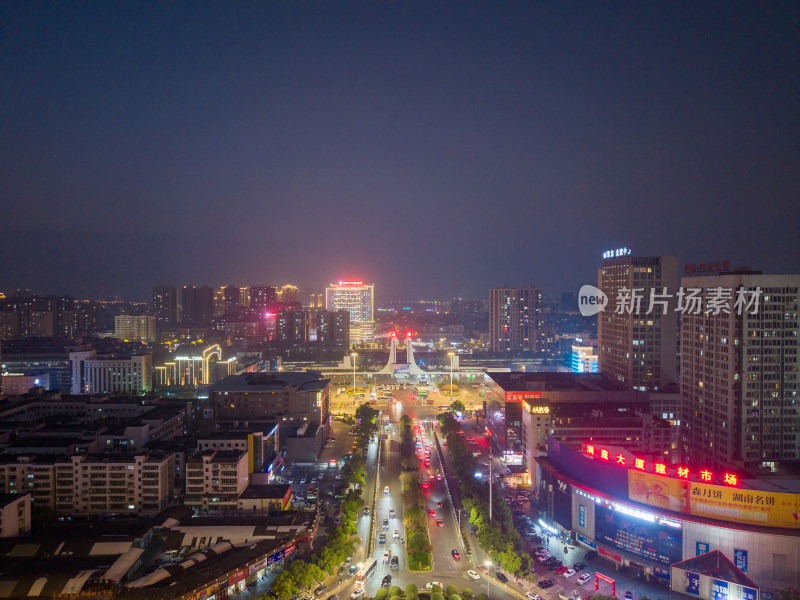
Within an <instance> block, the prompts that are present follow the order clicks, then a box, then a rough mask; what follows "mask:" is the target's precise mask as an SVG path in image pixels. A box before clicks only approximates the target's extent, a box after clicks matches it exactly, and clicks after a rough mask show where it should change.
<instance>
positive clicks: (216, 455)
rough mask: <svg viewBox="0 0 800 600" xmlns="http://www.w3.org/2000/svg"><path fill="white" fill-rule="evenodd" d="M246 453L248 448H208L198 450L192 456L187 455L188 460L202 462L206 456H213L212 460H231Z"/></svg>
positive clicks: (188, 461)
mask: <svg viewBox="0 0 800 600" xmlns="http://www.w3.org/2000/svg"><path fill="white" fill-rule="evenodd" d="M246 453H247V451H246V450H214V449H212V448H209V449H208V450H203V451H202V452H197V453H196V454H194V455H193V456H191V457H186V462H187V463H190V462H200V461H201V460H202V459H203V457H206V456H207V457H210V458H211V462H230V461H232V460H239V459H240V458H242V456H244V455H245V454H246Z"/></svg>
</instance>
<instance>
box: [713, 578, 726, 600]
mask: <svg viewBox="0 0 800 600" xmlns="http://www.w3.org/2000/svg"><path fill="white" fill-rule="evenodd" d="M711 581H712V583H711V600H728V582H727V581H722V580H721V579H712V580H711Z"/></svg>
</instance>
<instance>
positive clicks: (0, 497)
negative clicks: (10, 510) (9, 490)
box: [0, 492, 30, 508]
mask: <svg viewBox="0 0 800 600" xmlns="http://www.w3.org/2000/svg"><path fill="white" fill-rule="evenodd" d="M29 495H30V492H26V493H24V494H0V508H1V507H4V506H8V505H9V504H12V503H14V502H17V501H18V500H20V499H21V498H25V497H26V496H29Z"/></svg>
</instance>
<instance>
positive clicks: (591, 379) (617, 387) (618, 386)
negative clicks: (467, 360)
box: [486, 371, 633, 392]
mask: <svg viewBox="0 0 800 600" xmlns="http://www.w3.org/2000/svg"><path fill="white" fill-rule="evenodd" d="M486 374H487V375H488V376H489V377H491V378H492V380H493V381H494V382H495V383H496V384H497V385H499V386H500V387H501V388H503V390H504V391H506V392H537V391H542V392H570V391H573V392H631V391H633V390H631V388H630V387H628V386H627V385H625V384H624V383H621V382H618V381H614V380H613V379H609V378H608V377H606V376H605V375H601V374H600V373H560V372H531V371H513V372H510V373H509V372H494V371H491V372H488V373H486Z"/></svg>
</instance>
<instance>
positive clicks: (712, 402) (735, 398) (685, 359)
mask: <svg viewBox="0 0 800 600" xmlns="http://www.w3.org/2000/svg"><path fill="white" fill-rule="evenodd" d="M681 284H682V287H683V289H684V290H685V291H686V290H693V289H697V290H699V297H700V298H701V300H702V306H701V307H699V310H697V309H694V308H693V307H688V304H687V310H685V311H684V312H683V313H682V314H681V332H680V333H681V377H680V390H681V426H682V427H681V438H682V440H681V441H682V444H683V451H684V460H686V461H687V462H689V463H694V464H698V465H706V466H709V467H714V468H737V469H740V470H742V471H745V472H747V473H750V474H753V475H756V474H764V473H769V472H784V473H786V472H792V471H795V472H796V468H797V465H798V464H800V397H799V394H800V391H798V390H799V389H800V355H798V339H799V338H800V275H763V274H761V273H759V272H753V271H735V272H728V273H722V274H720V275H703V276H700V277H684V278H683V280H682V282H681ZM723 299H725V302H722V300H723ZM740 299H741V300H740ZM737 300H738V301H739V302H740V304H739V306H737ZM709 302H711V303H710V304H709ZM687 303H688V301H687ZM723 306H724V307H723Z"/></svg>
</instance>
